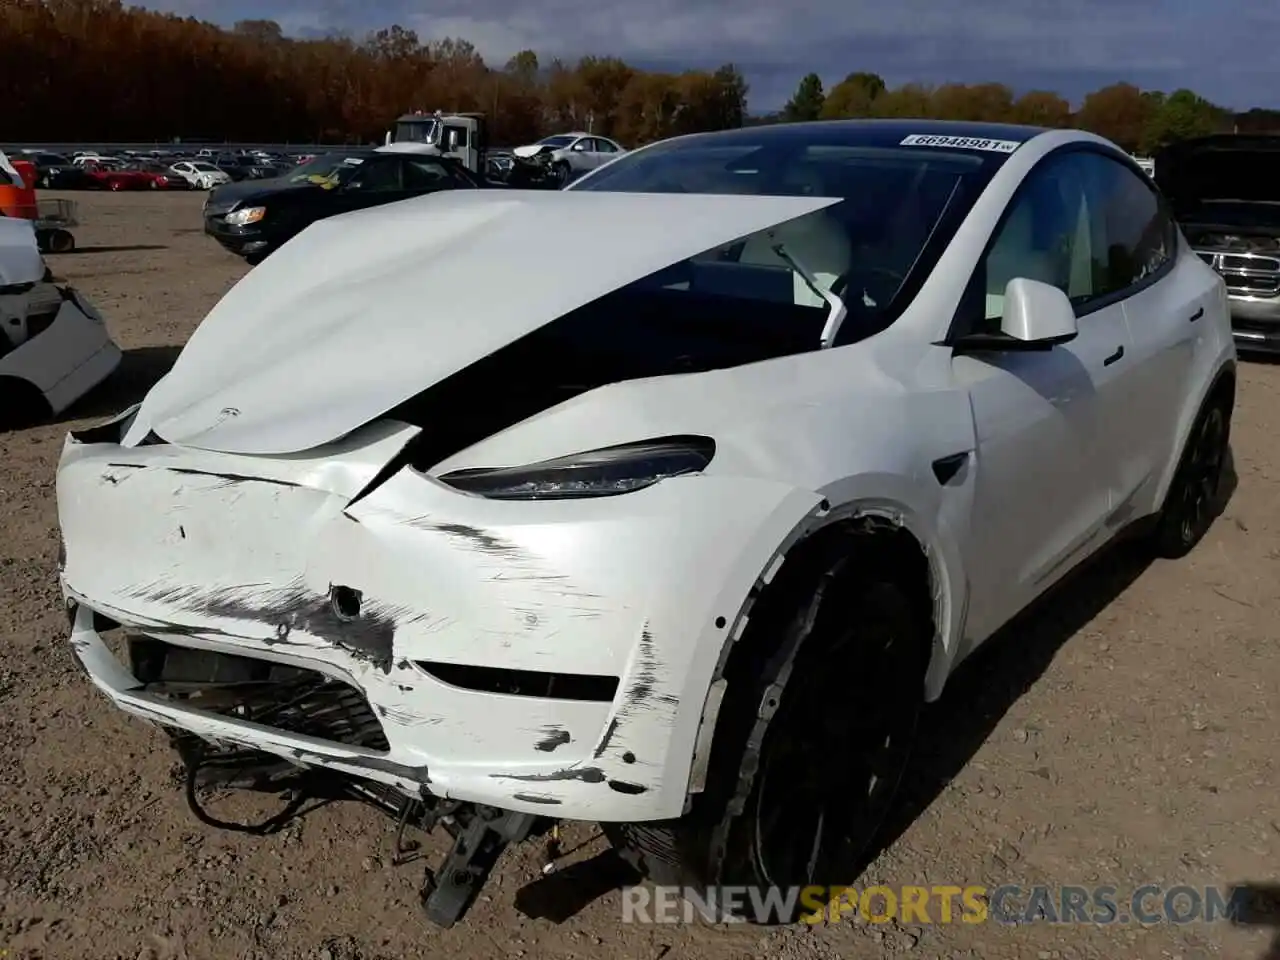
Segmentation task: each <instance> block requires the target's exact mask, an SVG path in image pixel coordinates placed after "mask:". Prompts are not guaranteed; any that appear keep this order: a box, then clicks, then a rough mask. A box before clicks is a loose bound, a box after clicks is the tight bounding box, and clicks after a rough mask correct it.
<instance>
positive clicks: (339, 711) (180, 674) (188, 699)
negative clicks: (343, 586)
mask: <svg viewBox="0 0 1280 960" xmlns="http://www.w3.org/2000/svg"><path fill="white" fill-rule="evenodd" d="M128 659H129V664H130V668H131V669H132V671H133V675H134V677H136V678H137V679H138V680H139V681H140V682H141V683H142V684H143V689H144V690H145V691H146V692H148V693H153V694H158V695H160V696H164V697H167V698H171V699H174V700H180V701H182V702H183V703H185V704H186V705H188V706H191V707H196V708H198V709H201V710H208V711H209V712H211V713H218V714H221V715H223V716H225V717H227V718H229V719H234V720H245V721H249V722H252V723H257V724H261V725H263V726H267V727H272V728H274V729H276V730H281V731H283V732H286V733H292V734H300V735H302V736H308V737H315V738H317V739H319V740H328V741H330V742H332V743H337V744H342V745H343V746H348V747H362V748H364V749H367V750H377V751H382V752H386V751H387V750H389V749H390V744H389V743H388V742H387V738H386V734H385V733H383V730H382V725H381V724H380V723H379V722H378V718H377V716H376V715H375V714H374V712H373V708H372V707H371V706H370V705H369V701H368V700H366V699H365V697H364V694H362V693H361V692H360V691H359V690H357V689H356V688H355V687H353V686H351V685H350V684H347V683H343V682H342V681H340V680H334V679H333V678H332V677H327V676H325V675H324V674H322V673H320V672H318V671H316V670H308V669H306V668H303V667H293V666H287V665H285V664H280V663H272V662H271V661H269V660H259V659H256V658H254V657H243V656H238V655H236V654H229V653H220V652H215V651H210V650H193V649H190V648H187V647H180V646H177V645H175V644H172V643H168V642H166V641H164V640H158V639H155V638H153V637H130V638H129V650H128Z"/></svg>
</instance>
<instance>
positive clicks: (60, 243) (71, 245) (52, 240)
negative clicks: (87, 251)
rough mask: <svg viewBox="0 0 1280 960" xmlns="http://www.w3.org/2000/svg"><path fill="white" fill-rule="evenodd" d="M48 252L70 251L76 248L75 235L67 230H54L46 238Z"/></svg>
mask: <svg viewBox="0 0 1280 960" xmlns="http://www.w3.org/2000/svg"><path fill="white" fill-rule="evenodd" d="M48 244H49V252H50V253H70V252H71V251H73V250H74V249H75V248H76V238H75V235H74V234H72V233H71V231H69V230H54V231H52V232H51V233H50V234H49V239H48Z"/></svg>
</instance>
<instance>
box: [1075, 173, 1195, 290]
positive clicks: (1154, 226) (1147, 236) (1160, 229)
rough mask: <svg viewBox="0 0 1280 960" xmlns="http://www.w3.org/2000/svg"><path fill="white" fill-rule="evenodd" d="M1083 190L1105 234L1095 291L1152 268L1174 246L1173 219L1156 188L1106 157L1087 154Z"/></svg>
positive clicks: (1138, 278)
mask: <svg viewBox="0 0 1280 960" xmlns="http://www.w3.org/2000/svg"><path fill="white" fill-rule="evenodd" d="M1084 159H1086V160H1087V162H1088V167H1089V191H1090V193H1091V194H1092V195H1093V196H1094V197H1095V198H1096V206H1097V209H1098V212H1099V215H1100V218H1101V220H1102V232H1103V234H1104V235H1105V236H1106V239H1107V247H1106V250H1107V257H1106V266H1105V268H1104V269H1103V270H1102V276H1101V277H1100V278H1099V280H1100V283H1099V286H1100V287H1101V288H1102V289H1101V290H1100V291H1099V292H1100V293H1118V292H1120V291H1121V290H1125V289H1127V288H1128V287H1131V286H1133V285H1134V284H1137V283H1141V282H1142V281H1143V280H1145V279H1146V278H1147V277H1149V276H1151V274H1153V273H1155V272H1156V271H1158V270H1159V269H1160V268H1161V267H1163V266H1164V265H1165V264H1166V263H1168V262H1169V261H1170V260H1171V259H1173V257H1174V254H1175V252H1176V250H1177V232H1176V230H1175V228H1174V224H1173V219H1172V217H1171V216H1170V215H1169V212H1168V210H1167V209H1166V208H1165V205H1164V204H1163V203H1162V202H1161V200H1160V196H1159V194H1157V193H1156V192H1155V191H1154V190H1153V189H1151V186H1150V184H1148V183H1146V182H1145V181H1144V180H1143V179H1141V178H1140V177H1139V176H1138V175H1137V174H1136V173H1134V172H1133V171H1132V170H1130V169H1129V168H1128V167H1126V166H1124V165H1123V164H1121V163H1117V162H1116V161H1115V160H1112V159H1110V158H1109V157H1104V156H1100V155H1098V154H1087V155H1085V157H1084Z"/></svg>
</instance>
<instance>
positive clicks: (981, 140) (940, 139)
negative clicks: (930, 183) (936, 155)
mask: <svg viewBox="0 0 1280 960" xmlns="http://www.w3.org/2000/svg"><path fill="white" fill-rule="evenodd" d="M899 146H903V147H952V148H954V149H957V150H989V151H991V152H992V153H1013V151H1015V150H1017V149H1018V147H1020V146H1022V144H1020V143H1019V142H1018V141H1017V140H988V139H986V138H985V137H947V136H942V135H940V134H933V133H913V134H912V135H911V136H909V137H906V138H905V139H903V141H902V143H901V144H899Z"/></svg>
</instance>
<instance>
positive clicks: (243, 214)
mask: <svg viewBox="0 0 1280 960" xmlns="http://www.w3.org/2000/svg"><path fill="white" fill-rule="evenodd" d="M266 215H267V208H266V207H245V208H244V209H242V210H236V211H233V212H232V213H228V214H227V223H229V224H231V225H232V226H233V227H245V226H248V225H249V224H251V223H257V222H258V221H259V220H261V219H262V218H263V217H265V216H266Z"/></svg>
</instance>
